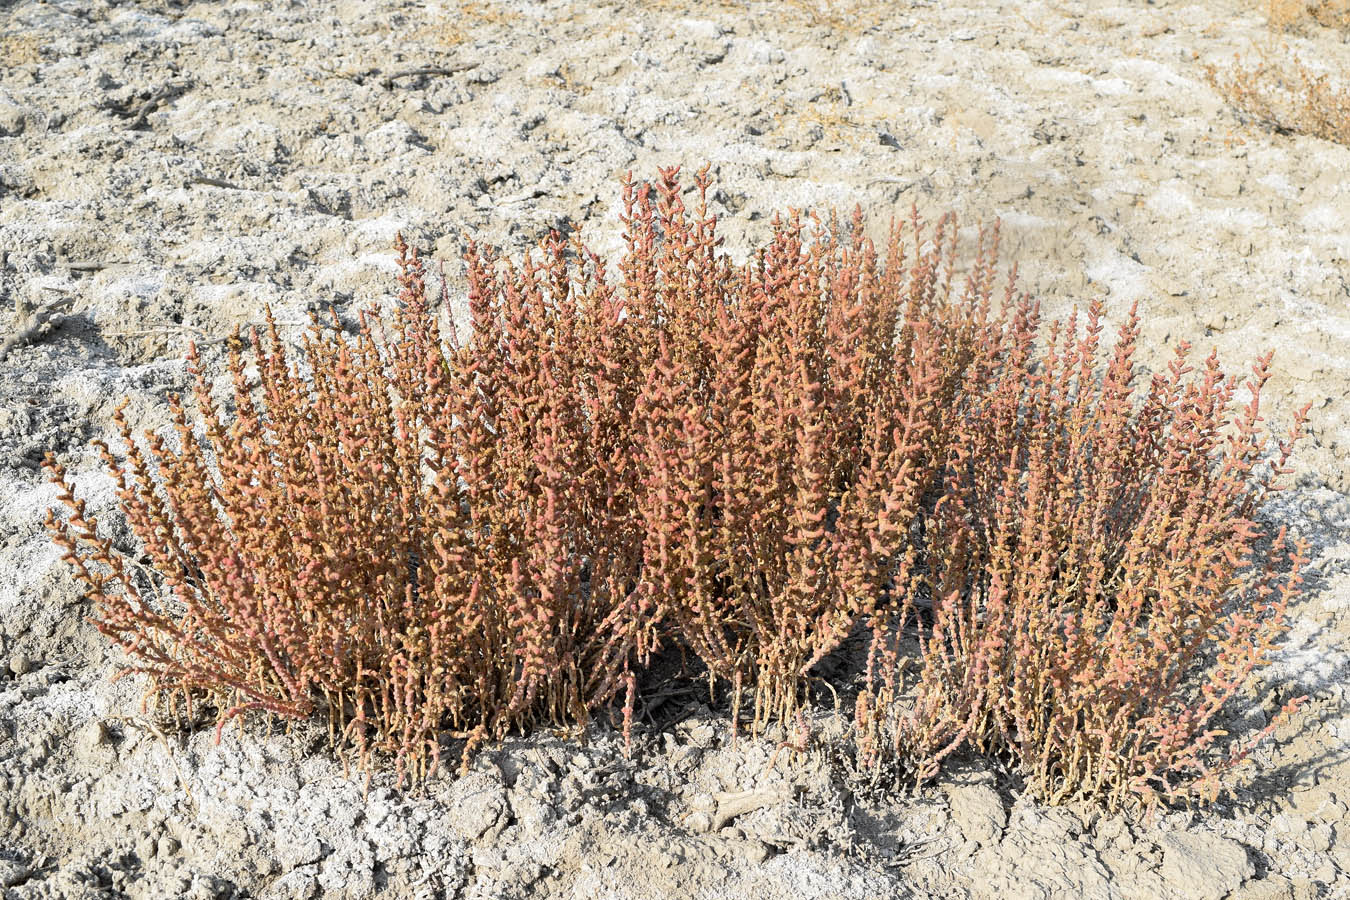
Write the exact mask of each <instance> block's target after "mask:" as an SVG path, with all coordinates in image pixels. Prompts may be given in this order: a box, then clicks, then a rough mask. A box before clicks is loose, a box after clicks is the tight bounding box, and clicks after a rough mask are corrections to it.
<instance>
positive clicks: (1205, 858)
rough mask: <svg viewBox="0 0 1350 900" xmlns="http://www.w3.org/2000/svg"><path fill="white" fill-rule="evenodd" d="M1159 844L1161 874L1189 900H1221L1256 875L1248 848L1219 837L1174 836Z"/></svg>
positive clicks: (1201, 833) (1161, 840)
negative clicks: (1161, 855)
mask: <svg viewBox="0 0 1350 900" xmlns="http://www.w3.org/2000/svg"><path fill="white" fill-rule="evenodd" d="M1158 844H1159V845H1160V846H1161V847H1162V851H1163V858H1162V866H1161V867H1160V868H1159V869H1158V874H1159V875H1161V876H1162V879H1163V881H1165V882H1167V884H1168V885H1169V886H1170V887H1172V888H1173V889H1174V890H1176V891H1177V892H1178V894H1179V895H1180V896H1181V897H1184V898H1186V900H1220V898H1221V897H1223V896H1225V895H1227V894H1229V893H1231V892H1233V891H1235V890H1237V889H1238V888H1239V887H1241V886H1242V883H1243V882H1245V881H1246V880H1247V879H1249V878H1251V877H1252V876H1253V875H1255V874H1256V867H1255V866H1253V865H1252V862H1251V860H1250V859H1248V858H1247V849H1246V848H1245V847H1243V846H1242V845H1241V844H1239V843H1237V842H1236V841H1230V840H1228V839H1227V838H1223V837H1219V836H1218V835H1215V834H1206V833H1203V832H1173V833H1171V834H1165V835H1163V836H1162V837H1161V838H1159V840H1158Z"/></svg>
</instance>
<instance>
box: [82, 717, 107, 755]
mask: <svg viewBox="0 0 1350 900" xmlns="http://www.w3.org/2000/svg"><path fill="white" fill-rule="evenodd" d="M76 741H77V745H78V746H79V748H80V749H81V750H85V751H89V750H94V749H96V748H98V747H101V746H103V745H104V744H106V743H108V726H107V725H104V724H103V723H102V722H100V721H99V720H98V719H94V720H93V721H90V722H86V723H85V724H84V725H83V726H82V727H81V728H80V733H79V736H78V737H77V738H76Z"/></svg>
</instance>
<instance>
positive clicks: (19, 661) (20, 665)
mask: <svg viewBox="0 0 1350 900" xmlns="http://www.w3.org/2000/svg"><path fill="white" fill-rule="evenodd" d="M9 671H10V674H12V675H13V676H14V677H15V678H18V677H19V676H20V675H27V674H28V673H29V672H31V671H33V661H32V660H31V659H29V658H28V655H27V654H25V653H15V654H14V655H13V656H11V657H10V658H9Z"/></svg>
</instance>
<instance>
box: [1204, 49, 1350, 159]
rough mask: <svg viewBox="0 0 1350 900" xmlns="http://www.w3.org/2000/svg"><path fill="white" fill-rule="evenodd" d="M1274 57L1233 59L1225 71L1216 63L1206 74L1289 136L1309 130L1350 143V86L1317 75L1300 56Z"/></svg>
mask: <svg viewBox="0 0 1350 900" xmlns="http://www.w3.org/2000/svg"><path fill="white" fill-rule="evenodd" d="M1282 53H1283V54H1284V56H1285V57H1286V58H1285V59H1282V60H1278V61H1277V60H1275V59H1272V58H1271V54H1269V53H1267V52H1264V51H1263V52H1261V53H1260V54H1258V61H1257V62H1255V63H1251V64H1249V63H1246V62H1244V60H1243V58H1242V57H1241V56H1236V57H1234V60H1233V65H1232V67H1231V68H1229V69H1227V70H1226V71H1220V70H1219V69H1218V68H1216V67H1214V66H1209V67H1208V68H1207V69H1206V77H1207V78H1208V79H1209V82H1210V84H1212V85H1213V86H1214V88H1215V90H1217V91H1218V92H1219V93H1220V94H1222V95H1223V96H1224V97H1225V98H1227V99H1228V101H1229V102H1230V103H1232V104H1233V105H1234V106H1235V107H1237V108H1238V109H1239V110H1240V111H1241V112H1242V114H1243V115H1245V116H1247V117H1249V118H1250V119H1251V120H1253V121H1254V122H1256V123H1257V124H1258V125H1261V126H1262V127H1265V128H1271V129H1274V130H1275V131H1279V132H1281V133H1284V134H1295V133H1296V134H1307V135H1311V136H1313V137H1318V138H1322V139H1323V140H1328V141H1336V142H1338V143H1341V144H1350V85H1346V84H1345V83H1343V82H1338V81H1336V80H1334V79H1332V78H1331V77H1330V76H1329V75H1326V74H1314V73H1313V71H1312V70H1310V69H1309V68H1308V66H1307V65H1306V64H1305V63H1304V62H1303V60H1301V59H1300V58H1299V57H1298V56H1297V55H1296V54H1293V53H1290V52H1288V49H1287V48H1284V50H1283V51H1282Z"/></svg>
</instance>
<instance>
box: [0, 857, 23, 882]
mask: <svg viewBox="0 0 1350 900" xmlns="http://www.w3.org/2000/svg"><path fill="white" fill-rule="evenodd" d="M28 875H29V870H28V867H27V866H25V865H21V864H19V863H17V862H15V861H14V860H9V859H0V887H14V885H16V884H18V883H19V882H21V881H23V880H24V879H25V878H27V877H28Z"/></svg>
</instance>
